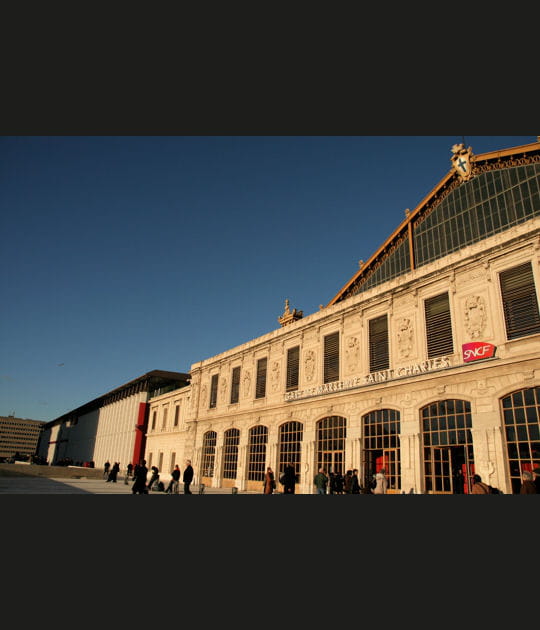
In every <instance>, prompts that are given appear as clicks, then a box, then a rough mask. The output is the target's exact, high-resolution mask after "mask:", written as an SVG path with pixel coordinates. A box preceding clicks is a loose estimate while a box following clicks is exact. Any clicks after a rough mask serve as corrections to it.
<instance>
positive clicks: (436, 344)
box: [424, 293, 454, 359]
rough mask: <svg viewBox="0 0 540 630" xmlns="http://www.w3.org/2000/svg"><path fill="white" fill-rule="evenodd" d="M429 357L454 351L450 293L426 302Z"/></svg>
mask: <svg viewBox="0 0 540 630" xmlns="http://www.w3.org/2000/svg"><path fill="white" fill-rule="evenodd" d="M424 312H425V316H426V335H427V353H428V359H432V358H433V357H440V356H443V355H445V354H452V353H453V352H454V342H453V340H452V318H451V316H450V301H449V299H448V293H441V294H440V295H436V296H435V297H432V298H429V300H426V301H425V303H424Z"/></svg>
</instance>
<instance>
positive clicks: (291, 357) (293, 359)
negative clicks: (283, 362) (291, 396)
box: [286, 346, 300, 392]
mask: <svg viewBox="0 0 540 630" xmlns="http://www.w3.org/2000/svg"><path fill="white" fill-rule="evenodd" d="M299 368H300V346H295V347H294V348H289V349H288V350H287V383H286V388H287V391H288V392H290V391H293V390H296V389H298V374H299Z"/></svg>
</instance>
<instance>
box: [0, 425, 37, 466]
mask: <svg viewBox="0 0 540 630" xmlns="http://www.w3.org/2000/svg"><path fill="white" fill-rule="evenodd" d="M44 426H45V422H42V421H40V420H30V419H29V418H15V416H0V458H1V460H3V459H11V458H15V457H17V458H20V459H21V460H22V461H26V460H28V459H29V458H31V457H32V456H33V455H35V454H36V451H37V447H38V442H39V437H40V435H41V431H42V430H43V427H44Z"/></svg>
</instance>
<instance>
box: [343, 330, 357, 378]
mask: <svg viewBox="0 0 540 630" xmlns="http://www.w3.org/2000/svg"><path fill="white" fill-rule="evenodd" d="M359 355H360V344H359V342H358V338H357V337H348V338H347V340H346V341H345V366H346V369H347V371H348V372H355V371H356V370H357V368H358V359H359Z"/></svg>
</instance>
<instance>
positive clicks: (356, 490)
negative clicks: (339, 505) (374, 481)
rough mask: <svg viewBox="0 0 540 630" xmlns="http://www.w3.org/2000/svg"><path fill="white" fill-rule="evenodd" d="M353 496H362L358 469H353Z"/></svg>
mask: <svg viewBox="0 0 540 630" xmlns="http://www.w3.org/2000/svg"><path fill="white" fill-rule="evenodd" d="M351 494H360V481H359V479H358V468H353V471H352V476H351Z"/></svg>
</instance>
